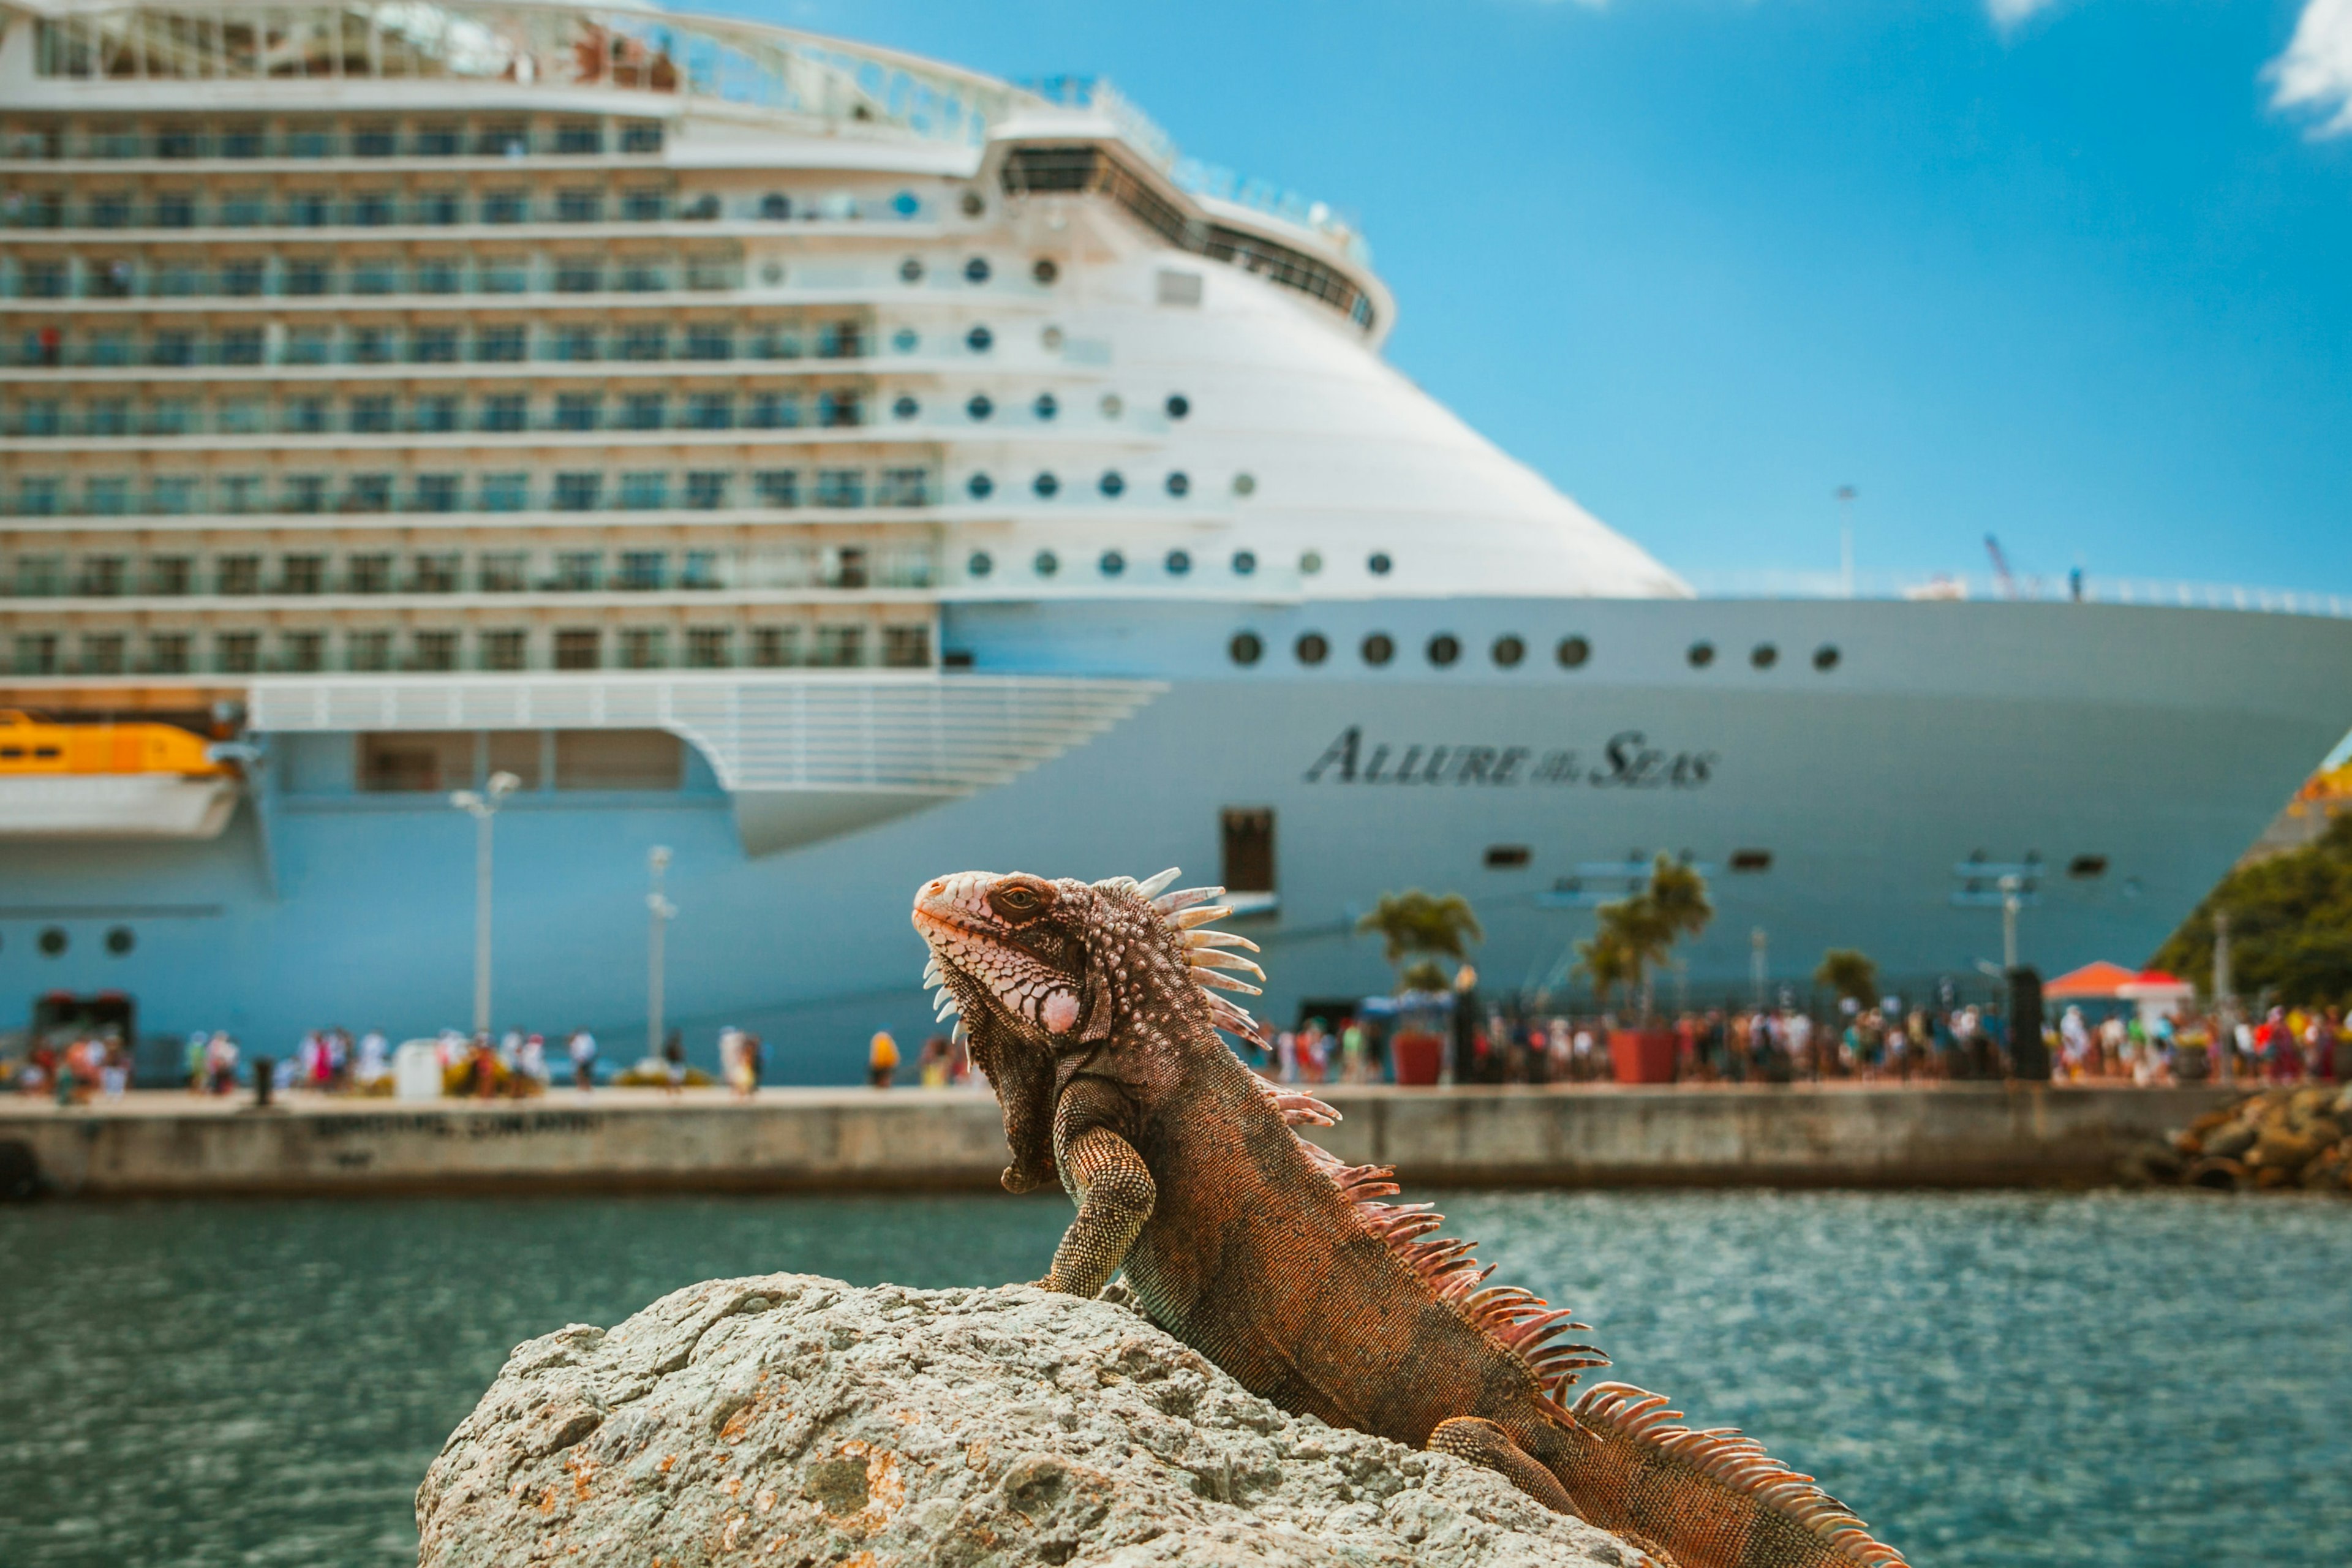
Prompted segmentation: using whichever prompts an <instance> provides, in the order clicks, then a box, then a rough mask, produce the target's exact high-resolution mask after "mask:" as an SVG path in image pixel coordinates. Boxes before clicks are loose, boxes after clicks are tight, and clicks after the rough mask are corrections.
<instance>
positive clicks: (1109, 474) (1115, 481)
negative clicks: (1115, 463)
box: [1095, 468, 1127, 500]
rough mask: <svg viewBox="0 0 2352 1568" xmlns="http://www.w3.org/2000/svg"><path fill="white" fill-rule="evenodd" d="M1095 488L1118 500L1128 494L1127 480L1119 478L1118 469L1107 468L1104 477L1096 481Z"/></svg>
mask: <svg viewBox="0 0 2352 1568" xmlns="http://www.w3.org/2000/svg"><path fill="white" fill-rule="evenodd" d="M1095 488H1096V489H1099V490H1101V491H1102V493H1103V494H1105V495H1107V496H1108V497H1110V498H1111V499H1112V500H1118V498H1119V497H1120V496H1121V495H1124V494H1125V493H1126V492H1127V480H1126V479H1122V478H1121V477H1120V476H1119V471H1118V469H1117V468H1106V469H1104V470H1103V477H1102V478H1101V479H1097V480H1096V481H1095Z"/></svg>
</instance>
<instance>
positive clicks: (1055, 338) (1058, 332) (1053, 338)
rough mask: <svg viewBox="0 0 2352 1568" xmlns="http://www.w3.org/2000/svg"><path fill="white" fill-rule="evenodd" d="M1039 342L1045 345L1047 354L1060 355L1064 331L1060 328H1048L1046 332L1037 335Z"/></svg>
mask: <svg viewBox="0 0 2352 1568" xmlns="http://www.w3.org/2000/svg"><path fill="white" fill-rule="evenodd" d="M1037 341H1038V342H1041V343H1043V344H1045V352H1046V353H1049V354H1057V353H1061V352H1062V329H1061V328H1059V327H1047V328H1046V329H1045V331H1042V332H1039V333H1038V334H1037Z"/></svg>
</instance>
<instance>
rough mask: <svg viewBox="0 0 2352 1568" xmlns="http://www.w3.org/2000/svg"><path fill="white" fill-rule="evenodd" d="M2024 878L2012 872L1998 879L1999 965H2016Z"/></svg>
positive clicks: (2010, 967) (2004, 969) (2005, 968)
mask: <svg viewBox="0 0 2352 1568" xmlns="http://www.w3.org/2000/svg"><path fill="white" fill-rule="evenodd" d="M2024 890H2025V879H2023V878H2021V877H2019V876H2017V875H2015V874H2014V873H2012V874H2011V875H2009V876H2006V877H2003V878H2002V879H2000V967H2001V970H2002V972H2003V973H2008V972H2009V971H2011V970H2013V969H2015V968H2016V967H2017V911H2018V910H2021V909H2022V908H2024V907H2025V898H2024Z"/></svg>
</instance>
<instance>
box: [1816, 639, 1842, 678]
mask: <svg viewBox="0 0 2352 1568" xmlns="http://www.w3.org/2000/svg"><path fill="white" fill-rule="evenodd" d="M1837 667H1838V650H1837V644H1835V643H1826V642H1825V643H1823V644H1822V646H1821V647H1817V648H1815V649H1814V650H1813V668H1815V669H1818V670H1820V671H1822V673H1823V674H1824V675H1826V674H1828V673H1829V672H1830V671H1831V670H1832V669H1835V668H1837Z"/></svg>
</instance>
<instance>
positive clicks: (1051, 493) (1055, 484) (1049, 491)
mask: <svg viewBox="0 0 2352 1568" xmlns="http://www.w3.org/2000/svg"><path fill="white" fill-rule="evenodd" d="M1029 488H1030V489H1033V490H1034V491H1036V492H1037V499H1038V500H1053V499H1054V498H1055V496H1057V495H1059V494H1061V491H1062V481H1061V480H1059V479H1055V477H1054V471H1053V470H1052V469H1051V468H1048V469H1046V470H1045V472H1044V473H1041V474H1039V475H1038V476H1037V477H1036V478H1035V479H1031V480H1030V481H1029Z"/></svg>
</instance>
